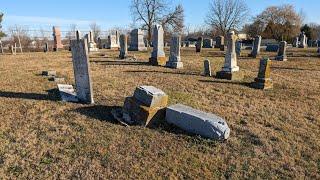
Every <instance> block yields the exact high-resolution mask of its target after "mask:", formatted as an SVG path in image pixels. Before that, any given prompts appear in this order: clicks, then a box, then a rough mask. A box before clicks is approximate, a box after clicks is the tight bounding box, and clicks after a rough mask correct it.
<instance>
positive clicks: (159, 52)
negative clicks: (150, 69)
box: [149, 25, 166, 66]
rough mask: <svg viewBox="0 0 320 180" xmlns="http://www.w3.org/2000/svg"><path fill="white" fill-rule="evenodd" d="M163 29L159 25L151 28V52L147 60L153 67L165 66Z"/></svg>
mask: <svg viewBox="0 0 320 180" xmlns="http://www.w3.org/2000/svg"><path fill="white" fill-rule="evenodd" d="M163 33H164V32H163V28H162V26H161V25H155V26H154V28H153V39H152V45H153V50H152V53H151V57H150V59H149V62H150V64H152V65H154V66H165V65H166V55H165V53H164V47H163V46H164V41H163Z"/></svg>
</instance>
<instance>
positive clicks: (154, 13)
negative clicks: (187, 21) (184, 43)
mask: <svg viewBox="0 0 320 180" xmlns="http://www.w3.org/2000/svg"><path fill="white" fill-rule="evenodd" d="M170 6H171V4H170V3H169V2H168V0H132V2H131V13H132V16H133V18H134V21H136V22H141V23H142V27H143V28H145V29H147V31H148V38H147V39H148V41H149V42H150V41H151V36H152V28H153V26H154V25H155V24H156V23H159V24H162V25H163V26H164V28H165V30H169V29H171V30H172V31H176V32H177V31H179V32H180V33H181V32H182V30H183V27H184V25H183V24H184V14H183V13H184V10H183V7H182V5H178V6H177V7H176V8H175V9H173V10H172V9H170Z"/></svg>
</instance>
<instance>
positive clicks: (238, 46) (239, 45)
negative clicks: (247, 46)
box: [236, 40, 242, 58]
mask: <svg viewBox="0 0 320 180" xmlns="http://www.w3.org/2000/svg"><path fill="white" fill-rule="evenodd" d="M241 49H242V42H241V41H239V40H237V41H236V54H237V58H239V57H240V56H241Z"/></svg>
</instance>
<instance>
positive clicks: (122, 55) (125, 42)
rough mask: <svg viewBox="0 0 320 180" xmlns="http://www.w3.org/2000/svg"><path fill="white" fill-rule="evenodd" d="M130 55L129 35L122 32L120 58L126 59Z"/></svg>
mask: <svg viewBox="0 0 320 180" xmlns="http://www.w3.org/2000/svg"><path fill="white" fill-rule="evenodd" d="M127 56H128V36H127V35H125V34H122V35H121V36H120V55H119V58H120V59H125V58H127Z"/></svg>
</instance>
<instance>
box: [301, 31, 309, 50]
mask: <svg viewBox="0 0 320 180" xmlns="http://www.w3.org/2000/svg"><path fill="white" fill-rule="evenodd" d="M299 40H300V43H299V48H306V47H307V37H306V35H305V32H301V34H300V36H299Z"/></svg>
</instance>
